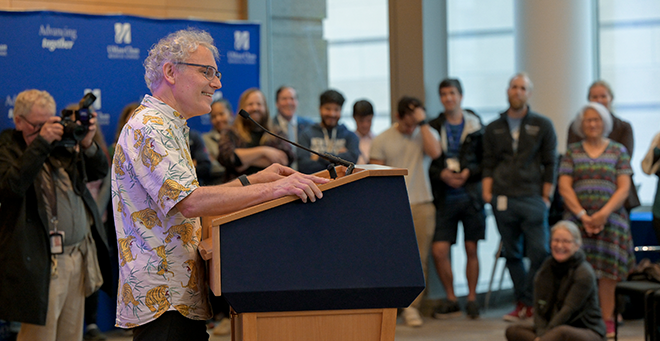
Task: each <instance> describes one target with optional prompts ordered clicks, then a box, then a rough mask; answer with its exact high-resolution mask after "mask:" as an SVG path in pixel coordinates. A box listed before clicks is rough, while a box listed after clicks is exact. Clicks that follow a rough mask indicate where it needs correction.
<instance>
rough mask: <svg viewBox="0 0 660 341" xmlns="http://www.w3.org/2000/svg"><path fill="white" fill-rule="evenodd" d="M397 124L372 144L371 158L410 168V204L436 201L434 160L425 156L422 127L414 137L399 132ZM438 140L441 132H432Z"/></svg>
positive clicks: (416, 130)
mask: <svg viewBox="0 0 660 341" xmlns="http://www.w3.org/2000/svg"><path fill="white" fill-rule="evenodd" d="M397 125H398V123H395V124H394V125H393V126H391V127H390V128H389V129H387V130H385V131H384V132H382V133H381V134H380V135H378V136H376V137H375V138H374V140H373V142H372V144H371V149H370V152H369V157H370V158H371V159H374V160H381V161H383V162H384V163H385V165H387V166H390V167H400V168H407V169H408V175H406V176H405V180H406V188H407V189H408V197H409V199H410V204H411V205H415V204H423V203H427V202H431V201H433V194H432V193H431V181H430V179H429V167H430V166H431V161H432V160H431V157H429V156H428V155H426V154H425V153H424V141H423V140H422V133H421V132H420V130H419V128H415V130H414V131H413V133H412V135H404V134H401V133H400V132H399V130H398V129H397ZM431 133H432V134H433V136H434V137H435V139H436V140H439V139H440V136H439V135H438V131H437V130H435V129H431Z"/></svg>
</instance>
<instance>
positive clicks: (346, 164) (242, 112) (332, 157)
mask: <svg viewBox="0 0 660 341" xmlns="http://www.w3.org/2000/svg"><path fill="white" fill-rule="evenodd" d="M238 114H239V115H241V117H243V118H245V119H246V120H250V121H252V122H253V123H254V124H256V125H257V126H258V127H259V128H261V129H263V131H265V132H267V133H268V134H270V135H272V136H274V137H276V138H278V139H280V140H284V141H286V142H288V143H290V144H292V145H294V146H296V147H298V148H300V149H303V150H306V151H308V152H310V153H312V154H315V155H318V156H319V157H321V158H323V159H324V160H326V161H328V162H330V163H331V164H337V165H341V166H344V167H346V174H345V175H350V174H352V173H353V170H354V169H355V164H354V163H352V162H350V161H346V160H344V159H342V158H340V157H339V156H336V155H332V154H330V153H323V154H321V153H318V152H316V151H313V150H311V149H309V148H307V147H304V146H302V145H299V144H298V143H295V142H293V141H289V140H287V139H285V138H284V137H282V136H279V135H277V134H274V133H272V132H271V131H270V130H268V129H266V128H264V127H263V126H262V125H261V124H259V123H258V122H257V121H255V120H253V119H252V117H250V114H248V112H247V111H245V110H243V109H241V110H240V111H239V112H238ZM331 167H332V170H330V168H331ZM328 171H329V172H330V176H331V177H332V178H333V179H335V178H336V177H337V172H336V171H335V170H334V166H333V165H328Z"/></svg>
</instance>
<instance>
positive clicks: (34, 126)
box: [19, 116, 45, 132]
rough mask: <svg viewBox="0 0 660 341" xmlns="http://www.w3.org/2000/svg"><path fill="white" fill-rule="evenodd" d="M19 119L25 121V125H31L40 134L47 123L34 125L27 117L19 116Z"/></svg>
mask: <svg viewBox="0 0 660 341" xmlns="http://www.w3.org/2000/svg"><path fill="white" fill-rule="evenodd" d="M19 117H20V118H21V119H22V120H23V121H25V123H27V124H29V125H30V126H31V127H32V129H34V130H35V131H36V132H39V131H40V130H41V128H42V127H43V126H44V124H45V122H44V123H39V124H34V123H32V122H30V120H28V119H27V118H26V117H25V116H19Z"/></svg>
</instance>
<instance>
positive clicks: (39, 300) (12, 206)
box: [0, 90, 114, 340]
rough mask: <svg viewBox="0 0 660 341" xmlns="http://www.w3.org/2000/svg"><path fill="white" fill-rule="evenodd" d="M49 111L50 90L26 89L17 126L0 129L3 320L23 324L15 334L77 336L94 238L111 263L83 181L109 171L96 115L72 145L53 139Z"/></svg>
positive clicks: (56, 127) (57, 134) (55, 121)
mask: <svg viewBox="0 0 660 341" xmlns="http://www.w3.org/2000/svg"><path fill="white" fill-rule="evenodd" d="M54 115H55V101H54V100H53V97H52V96H51V95H50V94H48V93H47V92H45V91H39V90H27V91H24V92H22V93H20V94H19V95H18V96H17V97H16V102H15V107H14V124H15V126H16V129H10V130H5V131H4V132H2V134H1V135H0V179H1V180H0V203H1V205H2V206H1V209H0V250H2V251H0V264H2V267H0V307H2V309H0V319H3V320H10V321H17V322H22V326H21V330H20V332H19V334H18V340H55V339H57V340H81V339H82V334H83V313H84V302H85V289H86V287H85V278H86V277H87V276H88V275H89V274H88V273H87V271H86V270H87V268H88V266H87V265H86V264H85V259H88V260H89V259H90V258H86V257H85V255H86V252H87V250H89V249H90V248H91V247H92V244H95V245H96V248H97V250H98V255H99V256H98V259H99V263H100V265H101V269H103V270H109V269H110V265H109V264H110V263H109V254H108V245H107V239H106V238H107V237H106V235H105V232H104V230H103V224H102V223H101V218H100V215H99V213H98V210H97V208H96V204H95V203H94V200H93V199H92V196H91V194H90V193H89V191H88V190H87V187H86V186H85V183H86V182H87V181H92V180H96V179H101V178H103V177H104V176H105V175H106V174H107V172H108V161H107V158H106V156H105V155H104V154H103V152H102V151H101V149H100V148H99V147H98V146H97V145H96V144H95V143H94V142H93V137H94V134H95V133H96V114H92V117H91V119H90V121H89V123H90V125H89V131H88V132H87V133H86V134H84V137H83V136H81V138H82V139H81V140H80V141H79V142H78V143H77V144H76V145H75V147H67V146H63V145H61V144H60V143H58V141H60V140H62V136H63V134H64V127H63V125H62V124H61V123H60V122H61V121H62V119H61V118H60V117H57V116H54ZM89 233H91V234H92V236H93V239H94V240H95V241H91V240H90V238H88V234H89ZM92 249H93V248H92ZM91 259H92V261H96V260H95V257H91ZM104 274H105V275H108V276H106V281H105V283H106V285H108V286H110V285H114V284H112V283H110V282H111V281H110V280H109V278H110V277H109V273H104ZM90 278H91V277H90Z"/></svg>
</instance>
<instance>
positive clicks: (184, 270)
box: [112, 95, 211, 328]
mask: <svg viewBox="0 0 660 341" xmlns="http://www.w3.org/2000/svg"><path fill="white" fill-rule="evenodd" d="M188 132H189V128H188V126H187V124H186V120H185V118H184V117H183V116H182V115H181V114H179V113H178V112H176V111H175V110H174V109H173V108H171V107H170V106H168V105H167V104H165V103H163V102H161V101H160V100H158V99H156V98H155V97H152V96H149V95H147V96H145V98H144V100H143V101H142V103H141V105H140V106H139V107H138V108H137V109H136V110H135V112H134V113H133V115H132V116H131V118H130V119H129V121H128V122H127V124H126V125H125V126H124V128H123V130H122V132H121V134H120V135H119V139H118V140H117V145H116V149H115V154H114V159H113V162H112V206H113V214H114V217H115V223H116V230H117V244H118V247H119V293H118V297H117V318H116V325H117V326H118V327H123V328H131V327H135V326H139V325H143V324H145V323H148V322H150V321H153V320H155V319H157V318H158V317H160V316H161V315H162V314H163V313H164V312H166V311H168V310H177V311H179V312H180V313H181V314H182V315H184V316H186V317H188V318H191V319H195V320H206V319H208V318H210V317H211V310H210V305H209V301H208V288H207V285H206V282H205V280H204V278H205V274H204V273H205V267H204V263H203V261H202V259H201V257H200V256H199V254H198V252H197V246H198V245H199V242H200V240H201V237H202V228H201V224H200V220H199V218H186V217H184V216H183V215H182V214H181V213H180V212H178V210H177V208H176V207H175V205H176V204H177V203H179V202H180V201H181V200H183V199H184V198H186V196H188V195H189V194H190V193H192V192H193V191H194V190H195V189H196V188H197V187H199V183H198V181H197V176H196V174H195V167H194V166H193V161H192V158H191V157H190V147H189V145H188Z"/></svg>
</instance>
